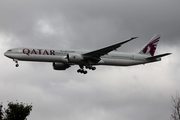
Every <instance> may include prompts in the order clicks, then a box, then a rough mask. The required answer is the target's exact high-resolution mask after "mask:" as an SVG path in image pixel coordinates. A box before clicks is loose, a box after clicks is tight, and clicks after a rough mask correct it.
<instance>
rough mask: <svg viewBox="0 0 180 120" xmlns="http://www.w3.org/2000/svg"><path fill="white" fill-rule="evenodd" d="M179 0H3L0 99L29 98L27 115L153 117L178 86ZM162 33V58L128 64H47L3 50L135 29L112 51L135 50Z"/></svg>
mask: <svg viewBox="0 0 180 120" xmlns="http://www.w3.org/2000/svg"><path fill="white" fill-rule="evenodd" d="M179 4H180V2H179V1H177V0H173V2H172V1H171V2H169V1H167V0H165V1H164V0H163V1H162V0H159V1H149V0H148V1H142V0H138V1H130V0H126V1H125V0H124V1H115V0H112V1H104V0H99V1H95V0H91V1H82V0H76V1H67V0H66V1H64V0H60V1H56V0H54V1H40V0H36V1H35V0H31V1H20V0H17V1H11V2H9V1H2V2H1V4H0V15H1V19H0V61H1V62H0V66H1V67H0V71H1V72H0V76H1V79H0V91H1V93H0V95H1V102H3V103H4V104H5V103H6V101H15V100H18V101H22V102H25V103H31V102H32V103H33V110H32V112H31V115H30V116H29V118H28V119H30V120H31V119H39V120H42V119H43V120H48V119H55V120H56V119H63V120H70V119H77V120H79V119H89V120H92V119H103V120H106V119H107V120H109V119H112V120H117V119H124V120H131V119H139V120H142V119H143V120H144V119H147V120H151V119H155V120H159V119H167V118H169V117H170V114H171V95H175V92H176V91H180V90H179V86H178V85H179V74H178V73H179V70H180V69H179V66H180V64H179V62H178V60H179V58H180V56H179V47H178V46H179V38H180V36H179V31H180V30H179V29H180V26H179V20H180V17H179ZM156 33H157V34H161V35H162V38H161V41H160V43H159V44H158V48H157V52H156V54H161V53H166V52H170V53H173V54H172V55H170V56H167V57H164V58H163V59H162V61H161V62H158V63H152V64H147V65H140V66H133V67H110V66H98V67H97V70H96V71H89V73H88V74H87V75H82V74H77V73H76V70H77V69H78V66H73V67H71V68H70V69H67V70H66V71H54V70H53V68H52V63H36V62H35V63H34V62H21V61H20V62H19V63H20V67H19V68H15V63H14V62H13V61H12V60H10V59H8V58H6V57H4V55H3V54H4V52H5V51H6V50H8V49H10V48H14V47H21V46H25V47H30V46H31V47H38V48H58V49H89V50H94V49H98V48H101V47H104V46H108V45H110V44H113V43H117V42H119V41H121V40H124V39H127V38H130V37H133V36H139V38H138V39H136V40H134V41H131V42H129V43H128V44H125V45H123V46H122V47H121V48H120V49H119V50H118V51H125V52H134V53H135V52H136V53H137V52H138V51H139V50H140V48H142V46H143V45H144V44H145V43H147V41H148V40H149V39H150V38H151V37H152V36H153V35H154V34H156Z"/></svg>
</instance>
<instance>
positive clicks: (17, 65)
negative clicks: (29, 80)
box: [13, 59, 19, 67]
mask: <svg viewBox="0 0 180 120" xmlns="http://www.w3.org/2000/svg"><path fill="white" fill-rule="evenodd" d="M13 61H14V62H15V63H16V65H15V66H16V67H19V64H18V61H17V60H15V59H14V60H13Z"/></svg>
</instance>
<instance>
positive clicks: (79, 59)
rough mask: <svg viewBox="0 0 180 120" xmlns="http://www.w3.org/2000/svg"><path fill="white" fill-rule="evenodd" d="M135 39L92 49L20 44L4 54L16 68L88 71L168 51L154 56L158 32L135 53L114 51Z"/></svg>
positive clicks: (158, 58)
mask: <svg viewBox="0 0 180 120" xmlns="http://www.w3.org/2000/svg"><path fill="white" fill-rule="evenodd" d="M136 38H138V37H132V38H130V39H127V40H124V41H122V42H119V43H117V44H113V45H110V46H107V47H104V48H101V49H97V50H93V51H87V50H57V49H56V50H55V49H39V48H27V47H22V48H14V49H10V50H7V51H6V52H5V53H4V55H5V56H6V57H8V58H11V59H13V61H15V63H16V67H18V66H19V64H18V61H36V62H52V65H53V69H54V70H66V69H67V68H69V67H71V66H72V65H79V67H80V69H78V70H77V72H78V73H83V74H87V70H85V69H90V70H95V69H96V67H94V66H96V65H109V66H133V65H139V64H146V63H151V62H157V61H161V57H164V56H167V55H170V54H171V53H164V54H159V55H155V56H154V53H155V51H156V47H157V45H158V42H159V40H160V35H157V34H155V35H154V36H153V37H152V38H151V39H150V41H149V42H148V43H147V44H146V45H145V46H144V47H143V48H142V49H141V50H140V51H139V52H138V53H123V52H117V51H116V50H117V48H119V47H121V45H123V44H125V43H127V42H129V41H131V40H134V39H136Z"/></svg>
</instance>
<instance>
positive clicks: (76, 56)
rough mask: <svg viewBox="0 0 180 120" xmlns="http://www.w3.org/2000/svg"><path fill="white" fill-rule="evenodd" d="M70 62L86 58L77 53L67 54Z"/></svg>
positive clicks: (77, 61) (78, 61)
mask: <svg viewBox="0 0 180 120" xmlns="http://www.w3.org/2000/svg"><path fill="white" fill-rule="evenodd" d="M67 58H68V62H69V63H75V64H76V63H77V64H78V63H80V62H82V61H83V60H84V58H83V56H82V55H80V54H77V53H69V54H67Z"/></svg>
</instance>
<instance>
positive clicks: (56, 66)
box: [53, 62, 70, 70]
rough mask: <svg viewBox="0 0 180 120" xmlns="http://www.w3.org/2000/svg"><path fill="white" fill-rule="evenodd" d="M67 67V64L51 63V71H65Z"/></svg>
mask: <svg viewBox="0 0 180 120" xmlns="http://www.w3.org/2000/svg"><path fill="white" fill-rule="evenodd" d="M69 67H70V65H68V64H64V63H58V62H53V69H54V70H65V69H67V68H69Z"/></svg>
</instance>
